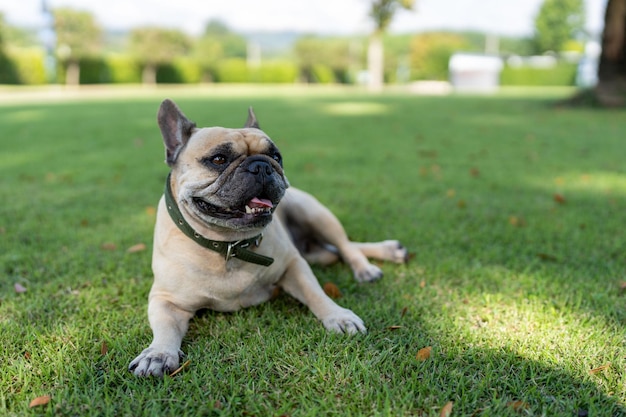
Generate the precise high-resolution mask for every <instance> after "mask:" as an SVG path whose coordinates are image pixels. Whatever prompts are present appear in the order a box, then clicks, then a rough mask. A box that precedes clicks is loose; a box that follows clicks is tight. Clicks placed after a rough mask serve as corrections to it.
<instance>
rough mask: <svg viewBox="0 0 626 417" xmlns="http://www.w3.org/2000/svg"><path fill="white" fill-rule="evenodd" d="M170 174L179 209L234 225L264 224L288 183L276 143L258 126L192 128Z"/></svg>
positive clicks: (212, 221)
mask: <svg viewBox="0 0 626 417" xmlns="http://www.w3.org/2000/svg"><path fill="white" fill-rule="evenodd" d="M172 173H173V178H175V179H174V181H176V184H177V185H176V189H177V191H176V194H177V195H175V198H176V200H177V201H178V202H179V205H180V206H181V208H183V207H184V208H185V209H186V211H187V212H189V213H190V214H192V215H193V216H194V217H196V218H197V219H199V220H201V221H202V222H203V223H205V224H207V225H214V226H218V227H221V228H227V229H232V230H244V231H245V230H253V229H258V228H263V227H265V226H266V225H267V224H268V223H269V222H270V221H271V220H272V213H273V212H274V210H275V208H276V206H277V204H278V203H279V201H280V199H281V198H282V197H283V195H284V193H285V190H286V188H287V187H288V182H287V180H286V178H285V176H284V172H283V167H282V157H281V155H280V152H279V151H278V148H277V147H276V146H275V145H274V143H273V142H272V141H271V140H270V138H269V137H268V136H267V135H266V134H265V133H264V132H263V131H261V130H259V129H257V128H244V129H226V128H221V127H211V128H202V129H193V133H192V134H191V136H190V137H189V139H188V141H187V143H186V145H185V146H184V147H183V148H182V149H181V150H180V152H179V154H178V155H177V156H176V159H175V162H174V163H173V164H172Z"/></svg>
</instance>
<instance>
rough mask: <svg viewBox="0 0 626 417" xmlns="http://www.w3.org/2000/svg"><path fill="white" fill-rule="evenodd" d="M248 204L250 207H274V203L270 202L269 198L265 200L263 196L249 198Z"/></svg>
mask: <svg viewBox="0 0 626 417" xmlns="http://www.w3.org/2000/svg"><path fill="white" fill-rule="evenodd" d="M248 206H249V207H250V208H257V207H258V208H266V207H269V208H272V207H274V205H273V204H272V202H271V201H270V200H265V199H264V198H258V197H254V198H253V199H252V200H250V202H249V203H248Z"/></svg>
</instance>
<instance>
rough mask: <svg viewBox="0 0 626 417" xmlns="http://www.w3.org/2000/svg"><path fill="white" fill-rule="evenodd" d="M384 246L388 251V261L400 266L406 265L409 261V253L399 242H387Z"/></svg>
mask: <svg viewBox="0 0 626 417" xmlns="http://www.w3.org/2000/svg"><path fill="white" fill-rule="evenodd" d="M383 245H384V246H385V248H386V250H387V260H389V261H391V262H395V263H398V264H403V263H406V262H407V261H408V260H409V252H408V251H407V250H406V248H405V247H404V246H402V243H400V242H398V241H397V240H385V241H384V242H383Z"/></svg>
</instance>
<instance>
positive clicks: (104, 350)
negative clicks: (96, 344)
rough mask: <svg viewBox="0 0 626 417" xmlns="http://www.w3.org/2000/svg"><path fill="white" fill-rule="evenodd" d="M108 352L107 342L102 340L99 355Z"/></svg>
mask: <svg viewBox="0 0 626 417" xmlns="http://www.w3.org/2000/svg"><path fill="white" fill-rule="evenodd" d="M108 352H109V347H108V346H107V342H105V341H103V342H102V345H100V355H101V356H104V355H106V354H107V353H108Z"/></svg>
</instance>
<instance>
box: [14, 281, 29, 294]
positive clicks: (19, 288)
mask: <svg viewBox="0 0 626 417" xmlns="http://www.w3.org/2000/svg"><path fill="white" fill-rule="evenodd" d="M13 288H15V292H16V293H18V294H24V293H25V292H26V287H24V286H23V285H22V284H18V283H16V284H15V285H14V286H13Z"/></svg>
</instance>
